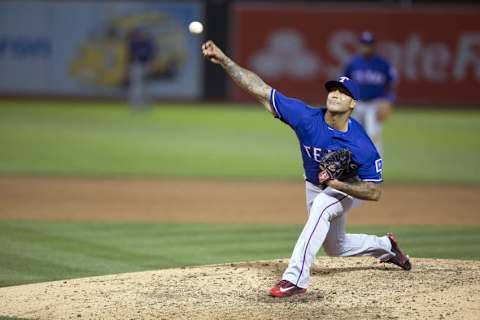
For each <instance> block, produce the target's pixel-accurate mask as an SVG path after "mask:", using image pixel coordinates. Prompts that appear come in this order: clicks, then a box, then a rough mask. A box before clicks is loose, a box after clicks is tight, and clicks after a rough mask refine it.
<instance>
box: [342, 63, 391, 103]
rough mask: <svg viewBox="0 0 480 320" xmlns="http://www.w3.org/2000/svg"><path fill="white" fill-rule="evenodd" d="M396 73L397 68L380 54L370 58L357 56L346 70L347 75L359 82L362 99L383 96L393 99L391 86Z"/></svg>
mask: <svg viewBox="0 0 480 320" xmlns="http://www.w3.org/2000/svg"><path fill="white" fill-rule="evenodd" d="M395 73H396V72H395V69H394V68H393V67H392V66H391V65H390V64H389V63H388V62H387V61H386V60H385V59H384V58H382V57H381V56H379V55H374V56H372V57H370V58H365V57H363V56H356V57H354V58H353V59H352V61H351V62H350V63H349V64H348V65H347V67H346V68H345V72H344V74H345V75H346V76H347V77H349V78H350V79H352V80H354V81H356V82H357V83H358V85H359V87H360V100H361V101H369V100H373V99H377V98H382V97H385V98H388V99H390V100H393V98H394V97H393V96H390V92H389V88H390V87H391V85H392V83H393V82H394V81H395Z"/></svg>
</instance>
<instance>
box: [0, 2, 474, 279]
mask: <svg viewBox="0 0 480 320" xmlns="http://www.w3.org/2000/svg"><path fill="white" fill-rule="evenodd" d="M191 21H200V22H202V23H203V25H204V32H203V33H201V34H192V33H190V32H189V30H188V25H189V23H190V22H191ZM479 21H480V6H479V5H478V4H477V1H413V0H412V1H407V0H404V1H393V0H392V1H362V2H348V1H335V2H325V1H302V2H301V3H299V2H297V1H271V2H260V1H222V0H211V1H141V0H140V1H120V0H119V1H70V0H63V1H55V0H51V1H48V0H35V1H29V0H24V1H11V0H10V1H9V0H5V1H1V2H0V70H1V72H0V218H2V219H0V228H1V230H2V232H0V239H1V241H2V242H1V243H2V245H1V246H0V253H1V255H0V256H1V258H0V259H1V260H0V271H1V272H0V285H2V284H3V285H11V284H16V283H24V282H34V281H43V280H46V279H57V278H61V277H74V276H81V275H91V274H104V273H112V272H121V271H133V270H142V269H148V268H157V267H172V266H179V265H193V264H204V263H218V262H226V261H235V260H236V261H240V260H246V259H257V258H258V259H260V258H265V259H266V258H274V257H280V256H281V257H283V256H288V255H289V254H290V250H291V248H292V247H293V244H294V241H295V239H296V237H297V235H298V232H299V230H300V229H301V225H302V224H303V222H304V219H305V209H304V202H303V201H304V198H303V197H304V195H303V185H302V164H301V158H300V153H299V152H298V143H297V141H296V138H295V136H294V134H292V132H291V131H290V130H289V128H288V127H286V126H283V125H282V124H281V123H280V122H278V121H276V120H274V119H272V118H271V117H270V116H269V115H268V113H266V112H265V111H264V110H262V108H261V107H260V106H259V105H258V104H257V103H255V101H254V100H253V99H252V98H251V97H249V96H248V95H247V94H245V93H244V92H242V91H241V90H239V89H238V88H237V87H236V86H235V85H234V84H233V82H232V81H230V79H229V78H228V76H227V75H226V74H225V72H224V71H223V70H222V69H221V68H220V67H219V66H218V65H213V64H211V63H209V62H206V60H205V59H203V57H202V55H201V51H200V46H201V43H202V42H203V41H205V40H207V39H211V40H213V41H215V42H216V43H217V44H218V45H219V46H220V47H221V48H222V49H223V50H224V51H225V52H226V53H227V54H228V55H230V56H231V57H232V58H233V59H234V60H235V61H236V62H238V64H240V65H241V66H243V67H245V68H247V69H250V70H252V71H254V72H256V73H257V74H258V75H259V76H260V77H262V78H263V79H264V80H265V81H266V82H267V83H269V84H270V85H272V87H274V88H276V89H278V90H279V91H281V92H283V93H284V94H286V95H289V96H293V97H298V98H300V99H302V100H305V101H307V102H309V103H310V104H312V105H314V106H320V105H323V103H324V101H325V98H326V92H325V90H324V88H323V83H324V81H326V80H327V79H331V78H334V77H337V76H338V75H340V74H342V71H343V70H344V67H345V65H346V64H347V63H348V62H349V61H350V60H351V59H352V57H353V56H354V55H356V53H357V51H358V50H359V46H360V44H359V42H358V39H359V36H360V34H361V33H362V32H363V31H366V30H368V31H370V32H372V33H373V34H374V35H375V37H376V48H377V50H378V52H379V53H380V54H381V55H382V56H384V57H385V58H386V59H387V60H388V61H389V62H390V63H391V64H392V66H393V67H394V69H395V70H396V71H395V73H396V84H395V91H396V93H395V95H396V97H395V101H394V103H393V114H392V116H391V117H390V118H389V119H388V120H387V121H386V122H385V124H384V129H383V142H384V159H385V161H384V179H385V185H386V191H385V202H383V204H381V203H379V204H375V205H373V204H368V205H367V206H366V207H364V209H362V210H363V211H359V212H360V213H359V214H358V215H352V222H353V223H352V225H353V226H352V228H353V229H354V230H356V231H362V232H363V231H365V230H366V231H369V230H370V231H371V232H377V233H378V232H384V231H388V230H385V227H386V226H388V227H389V230H390V229H391V228H393V229H395V230H397V232H399V233H400V235H401V236H402V235H403V237H404V239H405V238H407V239H410V240H407V242H406V249H409V250H410V252H412V254H413V255H417V256H429V257H450V258H453V257H455V258H468V259H480V253H479V250H478V244H480V238H479V237H480V232H479V230H480V229H479V227H478V226H479V225H480V212H479V209H478V204H477V199H478V197H479V196H480V192H479V191H480V170H479V168H478V164H479V163H480V91H479V88H480V23H479ZM44 220H46V221H44ZM78 220H81V221H82V222H78ZM99 220H101V221H103V223H105V224H97V223H98V221H99ZM117 220H118V221H120V220H121V222H118V221H117ZM125 220H128V221H129V222H128V224H125V222H124V221H125ZM91 221H96V222H95V223H93V222H91ZM138 221H143V224H142V223H141V222H138ZM145 221H147V222H148V221H155V222H156V223H158V224H149V223H147V224H145ZM179 222H181V223H190V224H181V225H176V224H175V227H172V225H171V223H179ZM198 222H201V223H202V224H203V225H197V224H191V223H198ZM218 223H229V224H231V223H233V224H235V223H242V224H241V225H229V226H224V225H218ZM245 223H246V224H247V225H244V224H245ZM252 223H253V224H254V223H262V225H261V226H258V225H257V226H252V225H251V224H252ZM249 224H250V225H249ZM278 224H282V226H279V225H278ZM360 225H364V226H365V225H368V226H369V227H370V228H371V229H368V228H367V229H365V227H361V228H360V227H359V226H360ZM419 225H422V226H424V225H430V226H429V227H425V226H424V227H420V226H419ZM438 225H441V227H438ZM412 226H416V227H412ZM355 228H356V229H355ZM127 234H128V236H127ZM186 234H188V235H190V238H187V237H186ZM281 235H282V236H281ZM212 237H213V238H212ZM172 239H180V240H179V241H177V242H175V241H173V240H172ZM271 239H276V241H274V243H272V241H271ZM202 241H203V242H202ZM172 243H176V244H178V245H179V246H180V247H179V246H174V245H172ZM439 243H441V244H442V248H441V249H439V245H438V244H439ZM139 248H141V249H139ZM208 248H211V250H209V249H208ZM232 248H235V250H232ZM443 249H444V250H443ZM196 252H203V254H202V255H201V256H196V255H195V253H196ZM52 261H54V262H55V266H54V267H53V269H52V268H51V266H50V264H51V262H52ZM39 263H41V265H42V266H43V267H42V268H37V267H35V266H38V264H39ZM80 266H85V267H80ZM51 270H53V271H51Z"/></svg>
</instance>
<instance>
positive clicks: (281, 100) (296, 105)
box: [270, 89, 315, 128]
mask: <svg viewBox="0 0 480 320" xmlns="http://www.w3.org/2000/svg"><path fill="white" fill-rule="evenodd" d="M270 105H271V106H272V107H273V109H274V110H275V113H276V116H275V117H276V118H278V119H280V120H282V121H283V122H285V123H286V124H288V125H290V126H291V127H293V128H296V127H297V126H298V125H299V124H300V123H301V121H302V119H303V118H305V117H307V116H309V115H311V114H313V113H315V109H313V108H311V107H310V106H308V105H307V104H306V103H305V102H303V101H301V100H299V99H295V98H289V97H287V96H285V95H283V94H281V93H280V92H278V91H277V90H275V89H272V91H271V92H270Z"/></svg>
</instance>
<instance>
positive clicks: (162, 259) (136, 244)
mask: <svg viewBox="0 0 480 320" xmlns="http://www.w3.org/2000/svg"><path fill="white" fill-rule="evenodd" d="M300 230H301V226H282V225H223V224H155V223H119V222H115V223H111V222H109V223H92V222H58V221H28V220H0V243H1V246H0V287H1V286H9V285H15V284H22V283H31V282H43V281H49V280H59V279H67V278H76V277H84V276H93V275H103V274H112V273H119V272H132V271H141V270H152V269H159V268H170V267H181V266H192V265H204V264H213V263H226V262H235V261H244V260H258V259H273V258H284V257H288V256H289V255H290V254H291V250H292V248H293V245H294V244H295V241H296V239H297V237H298V234H299V233H300ZM387 230H392V231H395V232H396V233H397V236H398V237H399V239H400V241H401V245H402V248H404V249H405V250H406V251H407V252H408V253H409V254H410V255H411V256H414V257H435V258H459V259H475V260H479V259H480V249H479V247H478V243H480V228H479V227H448V228H443V227H395V228H390V227H389V228H387V227H361V226H355V227H351V228H350V229H349V231H351V232H356V233H359V232H361V233H372V234H378V235H382V234H384V233H385V231H387Z"/></svg>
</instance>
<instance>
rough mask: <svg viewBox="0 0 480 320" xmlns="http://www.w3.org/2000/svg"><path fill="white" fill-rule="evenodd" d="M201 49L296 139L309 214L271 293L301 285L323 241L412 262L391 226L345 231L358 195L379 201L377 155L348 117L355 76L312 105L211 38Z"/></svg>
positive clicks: (332, 249)
mask: <svg viewBox="0 0 480 320" xmlns="http://www.w3.org/2000/svg"><path fill="white" fill-rule="evenodd" d="M202 52H203V55H204V56H205V57H206V58H208V59H209V60H210V61H211V62H213V63H217V64H219V65H221V66H222V67H223V69H224V70H225V71H226V72H227V73H228V75H229V76H230V77H231V78H232V79H233V80H234V81H235V82H236V83H237V84H238V85H239V86H240V87H241V88H243V89H244V90H246V91H248V92H249V93H250V94H252V95H254V96H255V97H256V98H257V100H258V101H259V102H260V103H261V104H263V106H264V107H265V109H266V110H267V111H269V112H270V113H271V114H272V115H273V116H274V117H275V118H278V119H279V120H281V121H282V122H284V123H285V124H287V125H288V126H290V128H292V129H293V131H294V132H295V133H296V135H297V137H298V140H299V143H300V151H301V153H302V158H303V166H304V169H305V189H306V199H307V209H308V220H307V222H306V224H305V226H304V228H303V231H302V233H301V234H300V237H299V238H298V241H297V243H296V245H295V248H294V250H293V253H292V256H291V258H290V263H289V266H288V268H287V269H286V270H285V272H284V274H283V277H282V280H281V281H280V282H278V283H277V284H276V285H275V286H274V287H273V288H272V289H271V290H270V294H271V295H272V296H275V297H287V296H291V295H293V294H300V293H304V292H305V291H306V288H307V287H308V282H309V277H310V267H311V265H312V264H313V262H314V260H315V256H316V254H317V252H318V251H319V250H320V248H321V247H322V246H323V248H324V249H325V252H326V253H327V254H328V255H332V256H343V257H347V256H360V255H369V256H374V257H376V258H378V259H380V260H381V261H384V262H388V263H394V264H396V265H398V266H400V267H401V268H403V269H405V270H410V268H411V265H410V262H409V259H408V256H406V255H405V254H404V253H403V252H402V251H400V249H399V247H398V244H397V242H396V240H395V238H394V236H393V235H392V234H387V235H385V236H383V237H377V236H374V235H366V234H347V233H346V232H345V223H346V213H347V212H348V211H349V210H350V209H351V208H353V207H355V206H356V205H358V203H359V202H360V200H373V201H377V200H378V199H379V198H380V194H381V183H382V159H381V157H380V155H379V154H378V152H377V150H376V148H375V146H374V145H373V143H372V141H371V140H370V138H369V137H368V135H367V134H366V133H365V130H364V129H363V128H362V126H361V125H360V124H359V123H358V122H357V121H355V120H353V119H351V118H350V114H351V113H352V111H353V110H354V108H355V104H356V100H357V99H358V96H359V89H358V86H357V85H356V83H355V82H354V81H352V80H350V79H349V78H347V77H340V78H339V79H338V80H337V81H328V82H327V83H326V84H325V89H326V90H327V91H328V97H327V102H326V109H319V108H312V107H310V106H309V105H307V104H305V103H304V102H302V101H301V100H298V99H294V98H290V97H287V96H285V95H283V94H282V93H280V92H279V91H277V90H275V89H273V88H271V87H270V86H269V85H268V84H266V83H265V82H264V81H263V80H262V79H260V77H258V76H257V75H256V74H254V73H253V72H251V71H248V70H246V69H244V68H242V67H240V66H238V65H237V64H236V63H235V62H233V61H232V60H231V59H230V58H229V57H227V56H226V55H225V54H224V53H223V52H222V51H221V50H220V49H219V48H218V47H217V46H216V45H215V44H214V43H213V42H212V41H207V42H206V43H204V44H203V45H202Z"/></svg>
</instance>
